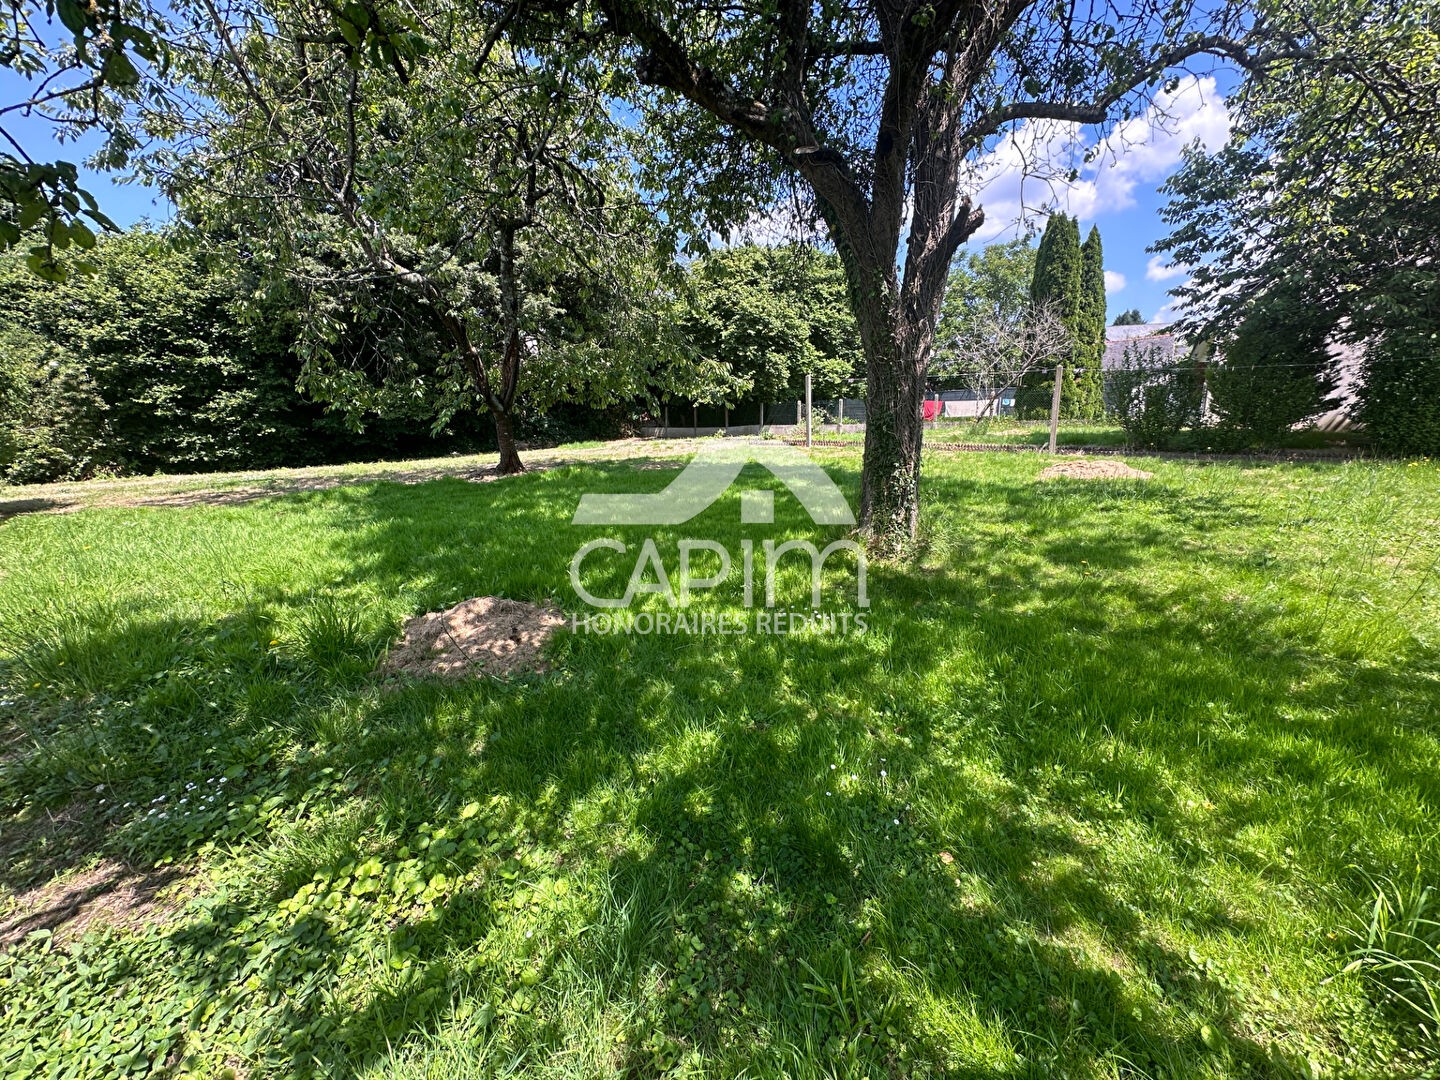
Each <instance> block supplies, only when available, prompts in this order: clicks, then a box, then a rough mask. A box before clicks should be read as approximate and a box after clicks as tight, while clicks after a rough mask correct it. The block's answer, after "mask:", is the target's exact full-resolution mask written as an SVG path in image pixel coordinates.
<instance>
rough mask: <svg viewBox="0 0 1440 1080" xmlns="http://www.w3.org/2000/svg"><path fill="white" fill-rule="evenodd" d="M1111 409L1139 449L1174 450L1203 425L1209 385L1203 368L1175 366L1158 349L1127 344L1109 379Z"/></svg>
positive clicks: (1107, 400) (1108, 404) (1108, 398)
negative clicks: (1189, 430) (1188, 430)
mask: <svg viewBox="0 0 1440 1080" xmlns="http://www.w3.org/2000/svg"><path fill="white" fill-rule="evenodd" d="M1105 396H1106V407H1107V408H1108V410H1109V411H1110V412H1111V413H1112V414H1113V415H1114V416H1115V418H1116V419H1117V420H1118V421H1119V422H1120V426H1121V427H1122V428H1124V429H1125V436H1126V438H1127V439H1128V440H1129V441H1130V443H1131V444H1132V445H1134V446H1141V447H1146V448H1150V449H1158V448H1162V447H1165V446H1169V445H1170V444H1171V443H1173V442H1174V441H1175V437H1176V436H1177V435H1178V434H1179V433H1180V432H1181V430H1183V429H1184V428H1187V427H1194V426H1195V425H1197V424H1198V423H1199V422H1200V410H1201V406H1202V405H1203V403H1204V396H1205V384H1204V377H1203V374H1202V369H1201V368H1200V366H1199V365H1198V364H1190V363H1182V364H1176V363H1175V362H1174V361H1173V360H1172V359H1171V358H1170V357H1168V356H1167V355H1166V354H1164V353H1162V352H1161V351H1160V350H1158V349H1156V348H1154V347H1153V346H1151V347H1149V348H1141V347H1137V346H1131V345H1127V346H1126V347H1125V353H1124V357H1123V359H1122V361H1121V366H1120V367H1118V368H1116V369H1115V370H1114V371H1112V372H1111V373H1110V375H1109V377H1108V378H1107V380H1106V392H1105Z"/></svg>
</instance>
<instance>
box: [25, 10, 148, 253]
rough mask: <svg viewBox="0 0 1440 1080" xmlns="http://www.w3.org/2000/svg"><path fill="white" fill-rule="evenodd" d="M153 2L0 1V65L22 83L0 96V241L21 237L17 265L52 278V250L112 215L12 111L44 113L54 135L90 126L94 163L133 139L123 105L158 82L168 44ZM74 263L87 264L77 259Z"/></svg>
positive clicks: (81, 238)
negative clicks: (21, 128)
mask: <svg viewBox="0 0 1440 1080" xmlns="http://www.w3.org/2000/svg"><path fill="white" fill-rule="evenodd" d="M164 30H165V23H164V21H163V19H162V18H161V16H160V14H159V13H158V9H157V6H156V5H153V4H151V3H149V2H148V0H141V2H139V3H133V2H122V0H83V2H82V0H45V2H44V3H37V2H35V0H10V2H9V3H6V4H5V5H3V6H0V42H3V44H0V69H5V70H8V71H9V72H11V73H12V74H13V75H14V76H15V79H16V82H17V83H23V85H24V86H25V89H24V90H23V91H21V92H20V94H19V95H18V96H17V97H16V98H15V99H13V100H0V251H4V250H5V249H6V248H9V247H11V246H13V245H16V244H20V243H22V242H24V243H26V244H27V246H28V249H29V250H28V255H27V260H26V261H27V265H28V267H29V269H30V270H31V271H32V272H33V273H35V274H38V275H40V276H41V277H44V278H46V279H49V280H52V281H59V280H61V279H62V278H64V276H65V274H66V264H65V262H64V261H63V259H62V258H60V257H57V255H56V252H57V251H59V252H64V251H66V250H67V249H69V248H71V247H72V246H73V247H75V248H77V249H80V250H81V251H88V250H90V249H92V248H93V247H94V246H95V230H96V229H97V228H99V229H114V224H113V223H112V222H111V221H110V219H109V218H108V217H106V216H105V214H104V212H103V211H102V210H101V209H100V207H99V205H98V204H97V202H96V201H95V197H94V196H93V195H91V194H90V193H89V192H88V191H86V190H85V189H84V188H83V187H81V186H80V174H79V170H78V169H77V167H76V165H75V163H74V162H72V161H67V160H52V159H50V157H49V154H48V153H46V152H43V151H41V150H40V149H39V148H38V147H35V146H33V145H32V146H26V145H24V144H23V143H22V142H21V140H20V138H19V136H18V135H17V134H15V132H14V131H13V130H12V125H11V123H10V122H11V121H12V120H13V119H15V118H19V117H22V116H24V117H30V116H41V117H44V118H46V119H48V120H49V121H50V122H51V123H52V124H53V126H54V127H55V129H56V132H57V134H58V135H59V136H60V137H61V138H65V139H74V138H76V137H78V136H79V135H80V134H82V133H84V132H87V131H92V130H99V131H100V132H102V134H103V136H104V140H103V144H102V148H101V150H100V152H99V154H98V155H97V156H98V158H99V159H100V163H101V164H102V165H107V166H110V167H114V166H116V165H119V164H121V163H123V162H124V161H125V159H126V157H127V155H128V154H129V152H130V151H131V150H133V149H134V147H135V146H136V138H135V133H134V131H133V129H132V126H131V124H130V119H131V118H130V117H129V116H128V115H127V109H126V106H127V104H129V103H132V102H134V101H136V100H139V99H141V98H143V97H145V96H147V95H156V94H159V93H160V92H161V89H162V88H161V86H160V84H159V83H158V82H157V81H156V80H155V78H154V76H156V75H160V74H163V73H164V71H165V68H166V66H167V63H168V58H169V51H168V50H169V45H168V42H167V41H166V39H165V38H164V36H163V35H164ZM78 265H80V266H81V267H82V268H86V269H88V268H89V267H90V265H91V264H90V263H89V262H88V261H86V260H84V259H82V260H80V261H79V263H78Z"/></svg>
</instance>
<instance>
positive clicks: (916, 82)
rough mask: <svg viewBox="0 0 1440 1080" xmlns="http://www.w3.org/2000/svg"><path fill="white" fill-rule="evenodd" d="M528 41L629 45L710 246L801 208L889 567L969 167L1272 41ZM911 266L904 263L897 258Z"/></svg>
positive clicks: (900, 14)
mask: <svg viewBox="0 0 1440 1080" xmlns="http://www.w3.org/2000/svg"><path fill="white" fill-rule="evenodd" d="M484 10H485V11H486V12H487V13H488V16H489V18H491V19H493V20H496V21H499V20H503V19H506V18H513V19H515V30H514V31H513V34H512V36H514V37H516V38H517V39H518V40H523V41H533V40H536V39H539V38H543V37H546V36H553V35H555V34H557V33H562V34H568V35H569V36H570V37H571V38H572V40H584V41H587V42H589V43H591V44H592V46H593V43H594V41H595V40H596V39H597V38H599V37H609V38H611V39H616V40H618V42H619V43H620V45H621V47H622V49H623V50H624V56H625V57H626V58H627V59H628V61H629V63H630V65H631V70H633V72H634V74H635V76H636V78H637V79H638V81H639V83H640V84H641V85H642V86H643V87H648V88H650V89H649V90H648V91H640V92H637V93H636V94H635V95H634V98H635V101H636V103H637V104H638V105H640V106H641V108H642V111H643V115H644V118H645V124H646V128H647V131H648V132H649V133H650V134H651V135H653V136H655V137H656V139H655V142H654V146H653V149H650V150H648V151H647V153H646V155H645V157H646V163H645V170H644V175H645V178H646V182H647V184H650V185H652V186H654V187H655V188H656V189H657V190H663V191H665V192H666V193H667V194H668V195H669V197H670V198H669V201H670V205H671V206H672V208H673V209H674V212H675V213H677V214H685V215H688V216H689V217H690V218H691V219H693V220H694V221H695V222H696V226H695V229H694V231H693V235H704V234H705V233H706V232H708V231H713V230H727V229H729V228H730V227H732V226H733V224H734V223H735V222H738V221H741V220H744V218H745V217H746V216H747V215H748V214H750V213H754V212H756V211H757V210H766V209H769V208H770V207H772V206H773V204H774V203H775V202H776V201H777V199H778V198H779V196H781V195H782V194H783V193H784V192H786V191H787V190H799V191H802V192H804V193H806V194H808V195H809V196H810V197H811V198H812V200H813V201H812V205H813V208H814V210H815V212H816V214H817V215H818V217H819V219H820V220H821V221H823V222H824V225H825V227H826V229H827V231H828V233H829V236H830V239H831V240H832V241H833V243H834V245H835V248H836V250H837V252H838V253H839V255H840V257H841V260H842V262H843V264H844V266H845V271H846V275H847V279H848V282H849V287H850V295H851V301H852V305H853V307H854V311H855V315H856V319H857V322H858V324H859V327H860V332H861V338H862V341H863V343H864V348H865V353H866V363H867V394H868V417H869V420H868V423H867V426H866V434H865V464H864V469H863V472H862V481H861V499H860V502H861V506H860V511H861V522H862V527H863V528H864V529H866V530H867V531H869V532H870V533H871V535H872V536H873V537H875V538H876V540H877V541H879V542H881V543H882V544H883V545H884V546H894V545H896V544H902V543H904V542H905V541H906V540H907V539H908V538H909V537H912V536H913V535H914V531H915V525H916V520H917V513H918V506H919V503H918V484H919V470H920V442H921V437H922V431H923V425H922V423H921V418H920V417H921V398H922V396H923V391H924V383H925V375H926V372H927V369H928V366H929V361H930V352H931V347H932V344H933V339H934V334H935V329H936V325H937V322H938V320H939V317H940V307H941V301H942V299H943V296H944V291H945V282H946V277H947V274H948V271H949V266H950V262H951V259H952V257H953V256H954V253H955V251H956V250H957V249H958V247H959V245H960V244H961V243H963V242H964V241H965V239H966V238H967V237H969V236H970V235H972V234H973V233H974V231H975V230H976V229H977V228H978V227H979V226H980V224H981V222H982V221H983V214H982V212H981V211H980V209H979V207H977V206H976V205H975V204H974V202H973V201H972V199H971V197H970V192H969V191H968V190H966V187H965V183H966V176H967V169H966V165H967V162H969V161H971V160H973V159H974V158H975V157H977V156H978V155H980V154H982V153H983V152H984V151H985V150H986V149H987V148H988V147H989V146H990V145H991V140H992V139H993V138H994V137H995V136H997V134H998V133H1000V132H1001V131H1002V130H1004V129H1005V128H1006V127H1007V126H1009V125H1012V124H1016V123H1020V122H1023V121H1026V120H1061V121H1072V122H1078V123H1082V124H1102V123H1104V122H1106V121H1107V120H1110V119H1113V118H1114V117H1116V116H1124V115H1127V114H1133V113H1134V112H1136V111H1137V110H1139V109H1140V108H1142V107H1143V106H1145V105H1146V104H1147V102H1149V101H1150V100H1151V99H1152V98H1153V96H1154V95H1153V91H1154V89H1155V88H1157V87H1158V86H1160V85H1161V84H1162V83H1163V81H1164V78H1165V76H1166V75H1167V73H1171V72H1173V71H1174V70H1175V69H1176V68H1177V66H1179V65H1184V64H1186V63H1187V62H1189V61H1192V60H1195V59H1196V58H1199V57H1203V56H1209V57H1221V58H1226V59H1229V60H1233V61H1236V62H1239V63H1241V64H1243V65H1246V66H1249V67H1251V68H1254V69H1256V70H1259V69H1262V68H1263V67H1265V66H1266V65H1267V64H1268V63H1270V62H1271V61H1272V60H1273V59H1274V58H1275V57H1276V56H1277V55H1281V54H1283V55H1291V54H1292V53H1294V52H1295V50H1296V43H1295V42H1293V41H1289V40H1286V41H1280V42H1274V41H1272V40H1271V38H1270V36H1269V35H1268V33H1267V27H1266V25H1265V23H1264V20H1260V21H1258V22H1257V21H1256V20H1255V19H1254V18H1253V17H1252V9H1251V6H1250V4H1249V3H1248V2H1244V0H1234V2H1231V0H1222V2H1221V3H1218V4H1216V3H1203V4H1202V3H1199V2H1189V0H1179V2H1173V0H1137V2H1135V3H1132V4H1130V5H1128V6H1127V8H1126V9H1125V10H1123V11H1116V10H1114V9H1113V8H1112V7H1111V6H1110V5H1101V4H1095V5H1082V6H1079V7H1077V6H1075V5H1070V6H1068V7H1067V6H1065V5H1060V6H1055V5H1049V4H1041V3H1038V2H1036V0H981V2H977V3H960V2H958V0H957V2H945V0H940V2H936V3H929V4H924V5H893V4H889V3H864V4H845V5H840V4H820V5H813V4H801V3H780V4H769V3H765V4H761V5H759V6H754V5H747V4H739V5H730V6H723V7H716V6H715V5H714V4H711V3H708V2H704V0H695V2H680V3H664V4H660V3H647V2H641V0H575V2H572V3H564V2H562V3H556V4H547V5H539V6H536V7H535V8H524V9H523V12H524V14H523V16H521V15H520V14H519V13H520V12H521V11H522V8H521V7H519V6H512V5H510V4H508V3H500V2H497V3H494V4H490V5H486V6H485V7H484ZM902 246H903V252H902Z"/></svg>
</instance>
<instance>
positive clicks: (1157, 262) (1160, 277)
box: [1145, 255, 1189, 281]
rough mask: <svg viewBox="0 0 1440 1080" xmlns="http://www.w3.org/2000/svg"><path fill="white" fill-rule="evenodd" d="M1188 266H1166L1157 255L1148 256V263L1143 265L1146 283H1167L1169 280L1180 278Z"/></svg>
mask: <svg viewBox="0 0 1440 1080" xmlns="http://www.w3.org/2000/svg"><path fill="white" fill-rule="evenodd" d="M1187 270H1189V267H1188V266H1182V265H1181V264H1179V263H1174V264H1167V263H1165V262H1164V261H1162V260H1161V258H1160V256H1159V255H1152V256H1150V261H1149V262H1147V263H1146V264H1145V280H1146V281H1169V280H1170V279H1171V278H1177V277H1180V276H1182V275H1183V274H1184V273H1185V272H1186V271H1187Z"/></svg>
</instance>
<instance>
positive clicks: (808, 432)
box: [805, 374, 814, 450]
mask: <svg viewBox="0 0 1440 1080" xmlns="http://www.w3.org/2000/svg"><path fill="white" fill-rule="evenodd" d="M810 400H811V399H810V376H809V375H808V374H807V375H806V376H805V449H807V450H808V449H810V447H811V446H812V445H814V443H813V435H812V433H811V424H810Z"/></svg>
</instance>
